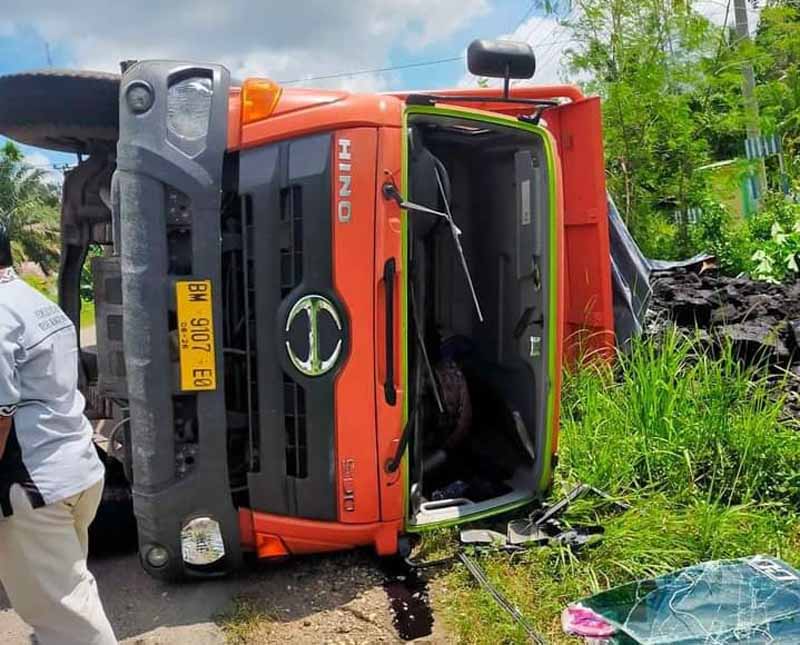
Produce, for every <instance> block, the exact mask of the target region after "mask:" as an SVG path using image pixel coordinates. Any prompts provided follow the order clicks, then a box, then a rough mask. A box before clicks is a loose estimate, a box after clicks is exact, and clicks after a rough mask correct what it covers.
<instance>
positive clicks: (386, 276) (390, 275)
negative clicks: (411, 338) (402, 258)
mask: <svg viewBox="0 0 800 645" xmlns="http://www.w3.org/2000/svg"><path fill="white" fill-rule="evenodd" d="M396 273H397V266H396V262H395V259H394V258H389V259H388V260H386V263H385V264H384V265H383V285H384V288H385V289H386V378H385V379H384V382H383V394H384V397H385V398H386V403H388V404H389V405H395V404H396V403H397V388H396V387H395V383H394V288H395V286H394V279H395V275H396Z"/></svg>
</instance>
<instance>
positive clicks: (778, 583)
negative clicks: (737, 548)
mask: <svg viewBox="0 0 800 645" xmlns="http://www.w3.org/2000/svg"><path fill="white" fill-rule="evenodd" d="M580 605H581V606H583V607H586V608H588V609H591V610H592V611H594V612H595V613H597V614H599V615H601V616H602V617H603V618H605V619H606V620H607V621H608V622H609V623H611V624H612V625H613V626H614V627H615V628H616V629H617V635H616V637H615V640H614V641H612V642H617V643H643V644H647V645H650V644H657V643H658V644H660V643H680V644H681V645H694V644H699V643H704V644H709V643H715V644H716V643H725V644H728V643H786V644H789V643H795V644H796V643H800V573H798V571H796V570H795V569H793V568H792V567H790V566H789V565H787V564H786V563H784V562H781V561H780V560H777V559H775V558H771V557H768V556H754V557H750V558H742V559H739V560H722V561H717V562H706V563H703V564H699V565H696V566H692V567H689V568H687V569H682V570H680V571H676V572H674V573H670V574H668V575H665V576H661V577H660V578H655V579H653V580H642V581H639V582H634V583H630V584H627V585H623V586H621V587H617V588H615V589H611V590H609V591H606V592H603V593H600V594H598V595H596V596H593V597H591V598H587V599H585V600H583V601H581V602H580Z"/></svg>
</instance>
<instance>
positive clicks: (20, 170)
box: [0, 141, 60, 274]
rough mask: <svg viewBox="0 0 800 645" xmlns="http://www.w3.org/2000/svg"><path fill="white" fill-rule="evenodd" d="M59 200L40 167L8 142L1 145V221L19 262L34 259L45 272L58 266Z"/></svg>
mask: <svg viewBox="0 0 800 645" xmlns="http://www.w3.org/2000/svg"><path fill="white" fill-rule="evenodd" d="M59 202H60V194H59V190H58V188H57V187H56V186H54V185H52V184H50V183H48V182H47V181H46V176H45V172H44V171H43V170H42V169H41V168H34V167H32V166H30V165H29V164H27V163H26V162H25V159H24V157H23V155H22V152H21V151H20V149H19V148H18V147H17V146H15V145H14V144H13V143H11V142H10V141H9V142H6V143H5V145H3V146H2V147H0V224H3V225H4V226H5V227H6V229H7V231H8V234H9V237H10V238H11V244H12V248H13V250H14V255H15V258H16V260H17V262H18V263H19V262H35V263H36V264H38V265H39V266H40V267H41V269H42V271H43V272H44V273H45V274H50V273H52V272H54V271H56V270H57V269H58V255H59V239H58V238H59Z"/></svg>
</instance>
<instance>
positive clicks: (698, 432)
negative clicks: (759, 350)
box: [441, 331, 800, 644]
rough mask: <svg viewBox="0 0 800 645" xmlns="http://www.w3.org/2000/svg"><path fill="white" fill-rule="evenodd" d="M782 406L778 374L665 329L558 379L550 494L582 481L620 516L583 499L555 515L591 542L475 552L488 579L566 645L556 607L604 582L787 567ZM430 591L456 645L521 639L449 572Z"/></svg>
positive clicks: (793, 471)
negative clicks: (730, 563) (710, 565)
mask: <svg viewBox="0 0 800 645" xmlns="http://www.w3.org/2000/svg"><path fill="white" fill-rule="evenodd" d="M783 404H784V401H783V388H782V383H781V382H780V379H778V380H776V378H775V377H774V376H772V375H770V374H768V373H766V372H764V371H760V370H759V369H757V368H747V367H744V366H743V365H742V364H741V363H740V362H739V361H737V360H736V358H735V357H734V353H733V351H732V349H731V348H730V347H729V346H728V347H723V348H722V349H720V350H717V351H714V352H712V351H711V350H710V349H708V347H707V345H706V344H704V343H701V342H700V341H699V340H698V339H695V338H690V337H686V336H684V335H682V334H681V333H680V332H677V331H672V332H668V333H667V334H666V336H665V337H664V338H662V339H660V341H658V342H657V341H655V340H641V341H638V342H636V343H634V345H633V347H632V349H631V351H630V353H629V354H625V355H621V356H620V357H619V360H618V361H617V363H616V364H615V365H614V366H610V365H608V364H600V363H596V362H595V363H592V364H586V365H583V366H582V367H580V368H579V369H577V370H575V371H573V372H570V373H568V374H567V375H566V382H565V383H564V402H563V412H562V433H561V441H560V463H559V468H558V470H557V474H556V485H555V489H554V494H553V495H554V499H555V498H557V497H558V496H559V495H560V494H562V493H564V492H566V491H568V490H570V489H571V488H572V487H573V486H574V485H575V484H577V483H579V482H582V483H587V484H591V485H593V486H596V487H597V488H600V489H602V490H604V491H606V492H608V493H609V494H610V495H611V496H613V497H614V498H615V499H617V500H620V501H624V502H626V503H628V504H629V505H630V510H628V511H624V512H620V511H619V510H616V509H615V508H614V507H613V506H611V505H609V504H608V502H605V501H603V500H602V499H597V498H589V497H587V498H586V499H584V500H582V501H580V502H578V503H576V504H575V506H574V508H573V509H572V510H570V511H569V513H568V514H567V516H566V518H567V521H568V522H569V523H572V524H573V525H594V524H600V525H602V526H603V527H604V528H605V534H604V536H603V538H602V540H601V541H600V542H599V543H597V544H596V545H593V546H589V547H585V548H583V549H581V550H578V551H577V552H573V551H571V550H569V549H567V548H560V547H544V548H531V549H529V550H527V551H525V552H524V553H521V554H515V555H513V556H510V555H508V554H503V553H494V554H488V555H487V554H484V555H481V556H479V557H480V562H481V564H482V565H483V566H484V567H485V568H486V570H487V573H488V575H489V578H490V580H491V581H492V582H493V583H494V584H496V585H497V586H498V587H499V588H501V589H502V590H504V592H506V593H507V594H508V596H509V597H510V598H511V599H513V601H514V602H515V603H516V604H517V606H518V607H519V608H520V609H521V610H522V612H523V613H524V614H525V615H526V616H527V617H528V618H529V619H530V620H531V621H532V622H533V624H534V625H535V626H536V627H537V629H538V630H539V631H540V632H542V633H544V634H546V635H547V637H548V639H549V640H550V642H554V643H559V642H565V643H567V642H575V641H574V640H570V639H569V638H568V637H566V636H565V635H564V634H563V633H562V631H561V625H560V614H561V611H562V610H563V609H564V607H565V606H566V605H567V604H568V603H570V602H573V601H576V600H579V599H580V598H582V597H585V596H587V595H591V594H593V593H596V592H598V591H601V590H603V589H607V588H609V587H611V586H615V585H618V584H621V583H624V582H630V581H632V580H637V579H641V578H646V577H651V576H656V575H660V574H663V573H667V572H669V571H672V570H675V569H678V568H681V567H684V566H688V565H692V564H696V563H698V562H703V561H707V560H714V559H720V558H729V557H740V556H746V555H752V554H757V553H767V554H773V555H777V556H778V557H781V558H783V559H785V560H786V561H788V562H789V563H792V564H794V565H795V566H797V565H800V516H798V512H797V509H798V503H800V432H798V429H799V428H798V423H797V421H795V420H792V419H786V418H784V405H783ZM444 584H445V586H446V588H447V593H446V594H443V597H442V599H441V602H442V603H443V604H444V608H443V609H444V615H445V617H446V620H447V621H448V624H449V625H450V627H451V628H452V629H453V631H454V632H455V633H456V634H457V635H458V638H459V639H460V640H459V642H464V643H475V644H478V643H481V644H483V643H486V644H488V643H503V642H509V643H523V642H525V639H524V634H523V633H522V632H521V631H519V630H518V629H516V627H515V625H514V623H513V621H511V620H510V619H509V617H508V616H507V615H506V614H505V613H503V611H502V610H500V609H499V608H498V607H497V605H496V604H495V603H494V602H493V601H492V599H491V597H490V596H489V595H488V594H486V593H484V592H482V591H479V590H478V589H476V587H475V586H474V584H473V582H472V580H471V578H470V577H469V575H468V574H467V573H466V572H465V571H463V570H462V569H461V568H460V567H457V568H454V569H453V570H452V571H451V572H450V573H449V574H448V575H447V576H446V580H445V582H444Z"/></svg>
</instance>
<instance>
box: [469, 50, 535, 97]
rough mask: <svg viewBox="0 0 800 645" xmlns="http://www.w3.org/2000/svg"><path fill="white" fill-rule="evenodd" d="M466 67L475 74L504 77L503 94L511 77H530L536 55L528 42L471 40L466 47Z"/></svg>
mask: <svg viewBox="0 0 800 645" xmlns="http://www.w3.org/2000/svg"><path fill="white" fill-rule="evenodd" d="M467 67H468V68H469V71H470V72H471V73H472V74H474V75H475V76H488V77H491V78H503V79H505V96H506V98H508V85H509V81H510V79H512V78H531V77H532V76H533V74H534V73H535V72H536V56H535V55H534V53H533V48H532V47H531V46H530V45H529V44H528V43H522V42H517V41H514V40H473V41H472V42H471V43H470V44H469V47H468V48H467Z"/></svg>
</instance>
